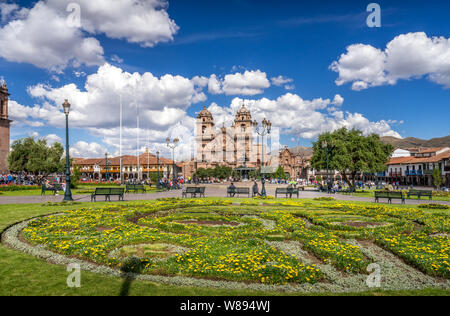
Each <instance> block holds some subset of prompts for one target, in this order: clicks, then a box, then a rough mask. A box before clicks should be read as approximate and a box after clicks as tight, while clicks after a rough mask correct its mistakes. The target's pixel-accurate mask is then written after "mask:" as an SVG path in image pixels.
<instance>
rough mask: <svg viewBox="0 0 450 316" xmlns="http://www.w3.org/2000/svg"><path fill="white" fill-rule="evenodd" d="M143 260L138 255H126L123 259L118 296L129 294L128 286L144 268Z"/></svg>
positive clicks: (129, 286)
mask: <svg viewBox="0 0 450 316" xmlns="http://www.w3.org/2000/svg"><path fill="white" fill-rule="evenodd" d="M144 265H145V262H142V260H141V259H139V258H138V257H134V256H133V257H128V258H126V259H125V260H124V261H123V264H122V268H121V271H122V274H121V278H122V279H123V283H122V286H121V288H120V293H119V296H128V295H129V294H130V288H131V284H132V283H133V281H135V280H136V277H137V275H138V274H140V273H141V272H142V270H143V269H144Z"/></svg>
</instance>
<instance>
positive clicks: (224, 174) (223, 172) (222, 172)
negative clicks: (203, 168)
mask: <svg viewBox="0 0 450 316" xmlns="http://www.w3.org/2000/svg"><path fill="white" fill-rule="evenodd" d="M232 173H233V168H230V167H226V166H216V168H215V171H214V174H215V176H216V177H217V178H218V179H221V180H223V179H225V178H228V177H229V176H231V174H232Z"/></svg>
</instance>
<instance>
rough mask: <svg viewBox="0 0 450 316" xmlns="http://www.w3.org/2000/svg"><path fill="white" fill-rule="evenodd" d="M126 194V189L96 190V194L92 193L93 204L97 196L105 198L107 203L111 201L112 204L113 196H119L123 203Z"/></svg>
mask: <svg viewBox="0 0 450 316" xmlns="http://www.w3.org/2000/svg"><path fill="white" fill-rule="evenodd" d="M124 193H125V189H124V188H96V189H95V191H94V193H92V195H91V202H92V201H94V202H96V201H97V196H104V197H105V201H110V202H111V196H118V197H119V201H120V200H122V201H123V196H124Z"/></svg>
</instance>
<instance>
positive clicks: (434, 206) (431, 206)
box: [419, 203, 450, 210]
mask: <svg viewBox="0 0 450 316" xmlns="http://www.w3.org/2000/svg"><path fill="white" fill-rule="evenodd" d="M419 208H426V209H430V210H448V209H450V206H448V205H444V204H433V203H430V204H420V205H419Z"/></svg>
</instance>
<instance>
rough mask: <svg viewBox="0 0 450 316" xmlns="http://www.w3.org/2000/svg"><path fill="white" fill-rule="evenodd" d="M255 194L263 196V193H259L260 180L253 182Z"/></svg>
mask: <svg viewBox="0 0 450 316" xmlns="http://www.w3.org/2000/svg"><path fill="white" fill-rule="evenodd" d="M253 196H261V194H259V189H258V182H256V180H255V182H254V184H253Z"/></svg>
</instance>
